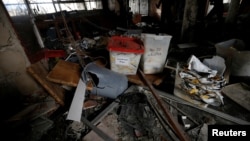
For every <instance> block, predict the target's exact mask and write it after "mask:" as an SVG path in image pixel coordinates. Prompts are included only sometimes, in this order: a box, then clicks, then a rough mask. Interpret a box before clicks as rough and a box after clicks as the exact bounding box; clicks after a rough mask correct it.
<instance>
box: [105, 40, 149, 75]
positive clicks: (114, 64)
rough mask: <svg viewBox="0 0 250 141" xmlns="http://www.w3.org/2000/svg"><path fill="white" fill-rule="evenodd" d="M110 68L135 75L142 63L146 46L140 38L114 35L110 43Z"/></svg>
mask: <svg viewBox="0 0 250 141" xmlns="http://www.w3.org/2000/svg"><path fill="white" fill-rule="evenodd" d="M107 47H108V50H109V56H110V68H111V70H112V71H115V72H118V73H122V74H126V75H135V74H136V72H137V69H138V66H139V63H140V59H141V55H142V54H143V53H144V46H143V44H142V42H141V40H140V39H137V38H133V37H121V36H113V37H111V38H110V40H109V43H108V46H107Z"/></svg>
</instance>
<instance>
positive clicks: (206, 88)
mask: <svg viewBox="0 0 250 141" xmlns="http://www.w3.org/2000/svg"><path fill="white" fill-rule="evenodd" d="M217 72H218V71H217V70H212V69H210V68H209V67H207V66H206V65H205V64H203V63H202V62H201V61H200V60H199V59H198V58H196V57H195V56H194V55H192V56H191V58H190V59H189V61H188V66H187V67H186V68H185V67H184V68H181V69H180V71H179V72H178V75H179V76H180V78H181V84H180V87H181V88H182V90H184V91H185V92H186V94H188V95H189V96H190V97H191V98H193V99H195V100H199V101H203V102H205V103H207V104H210V105H213V106H221V105H223V104H224V102H223V96H222V94H221V92H220V90H221V88H223V87H224V86H225V85H226V79H225V78H224V77H223V75H219V74H218V73H217Z"/></svg>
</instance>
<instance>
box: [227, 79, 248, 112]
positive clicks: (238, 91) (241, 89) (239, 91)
mask: <svg viewBox="0 0 250 141" xmlns="http://www.w3.org/2000/svg"><path fill="white" fill-rule="evenodd" d="M222 93H223V94H224V95H226V96H227V97H229V98H230V99H231V100H233V101H234V102H236V103H238V104H239V105H241V106H242V107H244V108H245V109H247V110H248V111H250V86H247V85H246V84H243V83H235V84H231V85H227V86H225V87H224V88H223V89H222Z"/></svg>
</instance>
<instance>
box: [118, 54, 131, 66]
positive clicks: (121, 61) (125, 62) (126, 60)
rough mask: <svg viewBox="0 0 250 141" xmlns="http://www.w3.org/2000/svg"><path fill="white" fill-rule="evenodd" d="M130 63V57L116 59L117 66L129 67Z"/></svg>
mask: <svg viewBox="0 0 250 141" xmlns="http://www.w3.org/2000/svg"><path fill="white" fill-rule="evenodd" d="M129 62H130V58H129V57H124V56H117V57H116V58H115V64H117V65H123V66H128V65H129Z"/></svg>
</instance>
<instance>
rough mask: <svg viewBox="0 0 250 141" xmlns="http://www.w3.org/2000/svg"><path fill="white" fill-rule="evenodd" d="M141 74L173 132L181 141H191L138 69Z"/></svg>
mask: <svg viewBox="0 0 250 141" xmlns="http://www.w3.org/2000/svg"><path fill="white" fill-rule="evenodd" d="M138 71H139V74H140V75H141V77H142V79H143V80H144V81H145V83H146V84H147V86H148V87H149V89H150V90H151V92H152V94H153V96H154V98H155V99H156V101H157V103H158V104H159V106H160V108H161V109H162V111H163V113H164V115H165V116H166V118H167V119H168V121H169V123H170V125H171V126H172V128H173V130H174V131H175V133H176V134H177V135H178V137H179V138H180V140H181V141H190V138H189V136H188V135H187V134H186V133H185V132H184V130H183V129H182V128H181V127H180V125H179V124H178V122H177V121H176V120H175V119H174V118H173V117H172V115H171V113H170V112H169V111H168V109H167V108H166V105H164V103H163V102H162V100H161V98H160V96H159V95H158V94H157V92H156V91H155V89H154V87H153V85H152V84H151V83H150V82H149V81H148V80H147V78H146V77H145V74H144V73H143V72H142V71H141V70H140V69H138Z"/></svg>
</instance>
